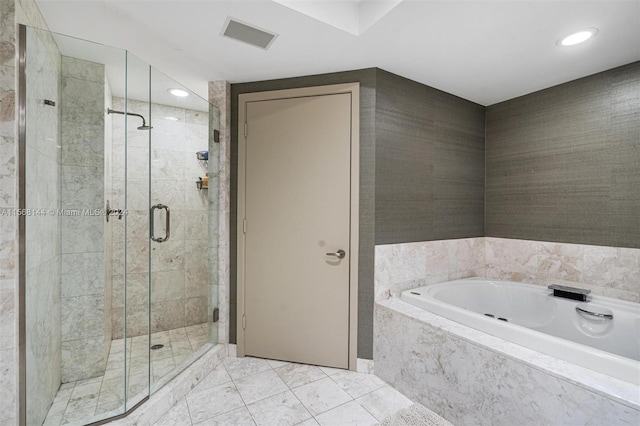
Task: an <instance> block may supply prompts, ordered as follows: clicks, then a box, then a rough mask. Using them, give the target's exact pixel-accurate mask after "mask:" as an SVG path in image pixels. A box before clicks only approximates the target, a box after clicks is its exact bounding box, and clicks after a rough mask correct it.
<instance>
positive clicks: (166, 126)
mask: <svg viewBox="0 0 640 426" xmlns="http://www.w3.org/2000/svg"><path fill="white" fill-rule="evenodd" d="M150 93H151V105H150V111H149V115H150V123H151V125H152V129H151V140H150V150H149V164H150V181H149V182H150V195H151V199H150V206H149V209H150V210H149V211H150V214H149V217H150V221H151V222H150V239H149V241H150V246H149V253H150V263H149V271H150V279H151V291H150V295H151V299H150V309H149V313H150V317H149V321H150V328H151V341H150V349H151V350H150V360H151V392H152V393H153V392H154V391H155V390H157V389H159V388H160V387H161V386H163V385H164V384H165V383H166V382H167V381H169V380H170V379H172V378H173V377H175V375H176V374H177V373H179V372H180V371H182V370H183V369H184V368H185V367H186V366H188V365H189V364H190V363H192V362H193V361H194V360H195V359H196V358H198V357H199V356H200V355H202V354H203V353H204V352H205V351H206V350H207V349H209V348H211V347H212V343H213V342H214V340H213V337H216V339H217V334H216V335H215V336H213V332H214V330H215V327H214V324H213V308H212V307H214V306H216V305H217V300H212V299H211V297H210V294H211V293H212V289H211V283H210V278H211V276H212V273H211V272H212V271H211V268H210V266H211V265H210V262H209V259H210V252H211V250H212V247H215V245H214V244H211V241H212V239H211V238H212V236H210V235H209V222H210V220H213V219H211V216H215V214H213V212H217V208H216V207H217V204H213V203H212V201H211V199H212V197H214V196H215V197H216V199H217V186H216V185H210V182H211V181H212V179H210V177H209V174H210V172H211V170H210V169H211V165H214V164H215V165H217V156H216V154H215V152H217V149H216V148H215V142H214V141H213V140H212V136H213V130H210V129H211V124H212V123H211V120H210V115H211V114H216V113H217V111H216V110H215V109H214V107H212V106H211V105H210V104H209V103H208V102H207V101H206V100H204V99H202V98H201V97H199V96H198V95H197V94H196V93H194V92H191V91H190V90H188V89H186V88H184V87H183V86H182V85H180V84H179V83H177V82H176V81H174V80H172V79H171V78H169V77H167V76H166V75H164V74H162V73H161V72H159V71H158V70H156V69H154V68H151V92H150ZM210 148H213V149H210ZM214 219H215V218H214ZM216 223H217V221H216ZM216 296H217V292H216Z"/></svg>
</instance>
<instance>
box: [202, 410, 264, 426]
mask: <svg viewBox="0 0 640 426" xmlns="http://www.w3.org/2000/svg"><path fill="white" fill-rule="evenodd" d="M195 425H198V426H231V425H233V426H256V423H255V422H254V421H253V418H252V417H251V413H249V410H248V409H247V407H244V406H242V407H240V408H236V409H235V410H231V411H229V412H228V413H224V414H220V415H219V416H215V417H214V418H212V419H208V420H205V421H203V422H198V423H194V426H195Z"/></svg>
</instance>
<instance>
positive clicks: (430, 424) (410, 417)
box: [380, 404, 453, 426]
mask: <svg viewBox="0 0 640 426" xmlns="http://www.w3.org/2000/svg"><path fill="white" fill-rule="evenodd" d="M380 426H453V425H452V424H451V423H449V422H448V421H446V420H445V419H443V418H442V417H440V416H439V415H437V414H436V413H434V412H433V411H431V410H429V409H428V408H426V407H425V406H424V405H420V404H413V405H412V406H411V407H407V408H403V409H402V410H400V411H398V412H397V413H395V414H394V415H392V416H389V417H387V418H386V419H384V420H383V421H382V423H380Z"/></svg>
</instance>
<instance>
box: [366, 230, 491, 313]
mask: <svg viewBox="0 0 640 426" xmlns="http://www.w3.org/2000/svg"><path fill="white" fill-rule="evenodd" d="M484 251H485V247H484V240H483V238H464V239H457V240H442V241H424V242H415V243H402V244H386V245H378V246H376V250H375V275H374V281H375V294H376V300H384V299H388V298H389V297H391V296H393V297H398V296H400V293H401V292H402V291H404V290H408V289H411V288H415V287H421V286H424V285H428V284H435V283H440V282H444V281H450V280H455V279H459V278H468V277H477V276H483V275H484V270H485V261H484Z"/></svg>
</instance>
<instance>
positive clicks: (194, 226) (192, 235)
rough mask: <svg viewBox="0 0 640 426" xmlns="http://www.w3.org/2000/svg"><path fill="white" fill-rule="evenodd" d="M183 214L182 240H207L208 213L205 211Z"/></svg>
mask: <svg viewBox="0 0 640 426" xmlns="http://www.w3.org/2000/svg"><path fill="white" fill-rule="evenodd" d="M185 213H186V214H185V222H186V223H185V230H184V238H185V239H186V240H207V239H208V235H207V223H208V219H207V217H208V214H209V213H208V212H207V211H206V210H187V211H186V212H185ZM216 234H217V230H216Z"/></svg>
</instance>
